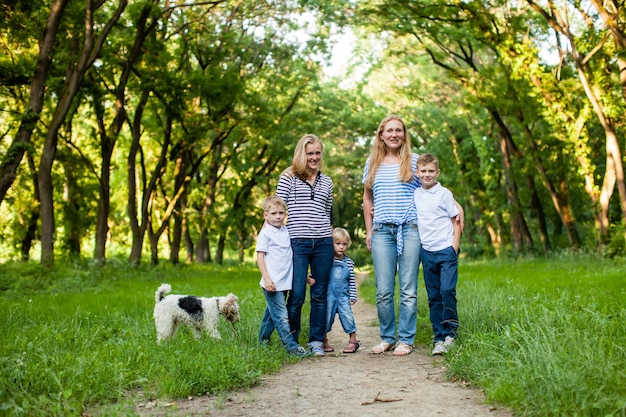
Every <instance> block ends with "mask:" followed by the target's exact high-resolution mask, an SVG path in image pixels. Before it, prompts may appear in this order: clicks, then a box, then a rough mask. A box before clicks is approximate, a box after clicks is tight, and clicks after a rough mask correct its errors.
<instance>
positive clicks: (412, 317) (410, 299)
mask: <svg viewBox="0 0 626 417" xmlns="http://www.w3.org/2000/svg"><path fill="white" fill-rule="evenodd" d="M398 229H399V226H398V225H395V224H390V223H384V224H383V223H374V225H373V227H372V239H371V244H372V260H373V262H374V272H375V273H376V310H377V312H378V322H379V323H380V338H381V339H382V340H383V341H385V342H387V343H396V310H395V303H394V292H395V285H396V271H397V273H398V281H399V287H400V312H399V313H400V314H399V321H398V325H397V332H398V334H397V337H398V340H397V341H398V342H400V343H406V344H409V345H412V344H413V342H414V341H415V333H416V329H417V274H418V272H419V265H420V236H419V230H418V227H417V220H411V221H408V222H406V223H404V224H403V225H402V236H403V238H404V247H403V249H402V254H400V255H398V251H397V240H396V235H397V233H398Z"/></svg>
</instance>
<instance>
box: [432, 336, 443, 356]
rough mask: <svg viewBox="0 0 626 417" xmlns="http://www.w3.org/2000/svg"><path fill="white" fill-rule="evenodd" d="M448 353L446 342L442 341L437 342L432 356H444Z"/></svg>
mask: <svg viewBox="0 0 626 417" xmlns="http://www.w3.org/2000/svg"><path fill="white" fill-rule="evenodd" d="M444 353H446V347H445V346H444V342H443V341H442V340H437V341H436V342H435V348H434V349H433V351H432V353H431V355H433V356H435V355H443V354H444Z"/></svg>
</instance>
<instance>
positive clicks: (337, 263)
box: [324, 227, 359, 353]
mask: <svg viewBox="0 0 626 417" xmlns="http://www.w3.org/2000/svg"><path fill="white" fill-rule="evenodd" d="M333 244H334V248H335V257H334V258H333V269H332V271H331V273H330V281H329V282H328V297H327V314H326V333H328V332H330V331H331V330H332V327H333V322H334V321H335V315H336V314H337V313H338V314H339V321H341V327H343V330H344V332H346V333H348V335H349V336H350V339H349V340H348V344H347V345H346V347H345V348H344V349H343V353H355V352H356V351H357V350H358V349H359V342H358V340H356V325H355V323H354V315H353V314H352V307H351V306H352V305H353V304H355V303H356V280H355V278H354V262H352V259H350V258H348V257H347V256H346V250H347V249H348V248H349V247H350V245H351V244H352V241H351V240H350V233H348V231H347V230H346V229H343V228H341V227H335V228H334V229H333ZM333 351H334V349H333V347H332V346H330V345H329V344H328V339H327V338H326V337H324V352H333Z"/></svg>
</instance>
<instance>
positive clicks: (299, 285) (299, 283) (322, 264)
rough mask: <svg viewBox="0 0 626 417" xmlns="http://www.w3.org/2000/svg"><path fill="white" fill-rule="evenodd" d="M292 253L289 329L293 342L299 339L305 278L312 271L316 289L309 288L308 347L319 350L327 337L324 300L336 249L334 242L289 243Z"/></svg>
mask: <svg viewBox="0 0 626 417" xmlns="http://www.w3.org/2000/svg"><path fill="white" fill-rule="evenodd" d="M291 249H292V251H293V287H292V290H291V291H290V292H289V297H288V298H287V311H288V314H289V326H290V328H291V331H292V332H293V336H294V339H295V340H296V341H298V338H299V336H300V318H301V315H302V305H303V304H304V300H305V298H306V285H307V284H306V277H307V275H308V272H309V266H310V267H311V275H313V278H315V285H312V286H311V289H310V290H309V294H310V295H311V315H310V317H309V346H310V347H312V346H315V345H317V346H322V344H323V342H324V335H325V334H326V296H327V289H328V280H329V277H330V270H331V268H332V266H333V256H335V249H334V246H333V239H332V238H330V237H328V238H319V239H291Z"/></svg>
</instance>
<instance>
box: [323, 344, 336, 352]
mask: <svg viewBox="0 0 626 417" xmlns="http://www.w3.org/2000/svg"><path fill="white" fill-rule="evenodd" d="M334 351H335V349H334V348H333V347H332V346H331V345H329V344H328V343H324V352H327V353H329V352H334Z"/></svg>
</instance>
